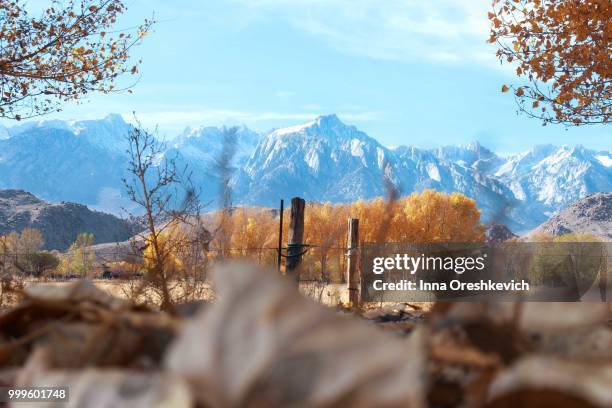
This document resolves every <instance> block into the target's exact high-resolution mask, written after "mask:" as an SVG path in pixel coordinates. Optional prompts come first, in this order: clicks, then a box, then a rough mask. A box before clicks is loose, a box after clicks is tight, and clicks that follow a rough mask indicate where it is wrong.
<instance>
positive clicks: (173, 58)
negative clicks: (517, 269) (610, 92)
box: [5, 0, 610, 153]
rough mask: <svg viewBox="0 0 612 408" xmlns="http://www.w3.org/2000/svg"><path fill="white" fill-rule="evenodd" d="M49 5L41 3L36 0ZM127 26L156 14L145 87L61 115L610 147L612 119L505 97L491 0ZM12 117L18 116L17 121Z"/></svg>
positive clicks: (227, 1)
mask: <svg viewBox="0 0 612 408" xmlns="http://www.w3.org/2000/svg"><path fill="white" fill-rule="evenodd" d="M35 3H36V1H35ZM126 4H127V5H128V7H129V9H128V11H127V13H126V15H125V16H124V18H123V19H122V20H121V21H120V24H119V27H129V26H133V25H134V24H136V23H137V22H138V21H139V19H142V18H144V17H150V16H151V15H152V14H153V13H155V18H156V19H157V20H159V23H158V24H157V25H156V26H155V28H154V32H152V33H151V34H150V35H149V36H148V37H147V38H146V39H145V41H144V43H143V44H142V45H141V46H139V47H138V48H137V49H136V50H135V55H136V56H138V57H142V58H143V60H144V61H143V65H142V67H141V72H142V77H141V79H140V82H139V83H138V84H137V85H136V87H135V88H134V89H133V91H134V93H133V94H131V95H130V94H114V95H96V96H92V97H90V98H88V101H87V102H86V103H84V104H82V105H74V104H67V105H65V106H64V111H63V112H61V113H59V114H53V115H51V118H63V119H68V118H70V119H85V118H88V119H89V118H97V117H102V116H104V115H105V114H107V113H109V112H118V113H122V114H124V115H125V117H126V118H127V117H128V116H129V113H130V112H131V111H136V112H137V114H138V116H139V117H140V119H141V120H142V122H143V123H144V124H146V125H147V126H154V125H158V126H159V129H160V132H161V133H162V134H165V135H167V136H169V137H172V136H174V135H175V134H177V133H179V132H180V131H182V130H183V129H184V128H185V127H186V126H198V125H224V124H225V125H232V124H246V125H247V126H249V127H251V128H253V129H255V130H259V131H265V130H268V129H270V128H272V127H281V126H286V125H291V124H296V123H301V122H304V121H307V120H308V119H310V118H312V117H314V116H316V115H318V114H326V113H337V114H338V116H339V117H340V119H342V120H343V121H345V122H346V123H350V124H354V125H355V126H357V127H358V128H360V129H362V130H364V131H366V132H367V133H368V134H370V135H371V136H373V137H375V138H377V139H378V140H379V141H381V142H382V143H383V144H387V145H400V144H405V145H415V146H422V147H433V146H439V145H446V144H461V143H468V142H470V141H472V140H479V141H480V142H481V143H482V144H484V145H485V146H488V147H490V148H492V149H493V150H495V151H498V152H501V153H508V152H515V151H519V150H524V149H526V148H528V147H530V146H532V145H533V144H536V143H553V144H569V145H573V144H577V143H581V144H584V145H585V146H587V147H591V148H596V149H609V147H610V131H609V128H605V127H604V126H591V127H582V128H570V129H565V128H564V127H563V126H558V125H557V126H551V125H549V126H547V127H542V126H541V124H540V122H538V121H537V120H534V119H530V118H527V117H526V116H523V115H517V114H516V106H515V102H514V100H513V98H512V97H511V96H510V95H508V94H502V93H501V92H500V88H501V85H502V84H503V83H511V82H512V81H515V80H516V78H515V77H514V76H513V68H512V67H501V66H500V65H499V63H498V61H497V59H496V58H495V55H494V53H495V49H494V48H493V46H491V45H489V44H487V43H486V38H487V37H488V22H487V18H486V13H487V11H488V5H489V4H490V1H489V0H482V1H481V0H463V1H460V0H455V1H452V0H432V1H422V0H403V1H399V0H378V1H373V0H207V1H201V0H199V1H196V0H181V1H167V0H165V1H162V0H127V1H126ZM5 124H6V122H5Z"/></svg>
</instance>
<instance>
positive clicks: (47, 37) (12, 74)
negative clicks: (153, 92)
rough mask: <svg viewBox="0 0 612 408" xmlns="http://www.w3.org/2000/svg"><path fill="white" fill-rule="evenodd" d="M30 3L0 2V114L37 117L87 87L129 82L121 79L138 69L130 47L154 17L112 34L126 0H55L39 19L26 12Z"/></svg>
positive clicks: (107, 87)
mask: <svg viewBox="0 0 612 408" xmlns="http://www.w3.org/2000/svg"><path fill="white" fill-rule="evenodd" d="M26 3H27V2H26V1H25V0H14V1H11V2H0V41H1V42H2V61H1V66H0V74H1V75H0V117H5V118H13V119H17V120H19V119H21V118H27V117H32V116H38V115H42V114H45V113H48V112H50V111H53V110H57V109H59V104H60V103H61V102H64V101H70V100H76V101H78V100H79V99H81V98H82V97H83V96H84V95H86V94H88V93H89V92H103V93H107V92H111V91H113V90H119V89H126V88H129V87H130V86H131V84H129V83H127V84H122V85H120V86H117V81H118V80H119V77H120V75H122V74H130V73H131V74H136V73H137V69H133V68H132V66H131V65H128V62H129V58H130V51H131V48H132V47H133V46H134V45H135V44H137V43H138V42H140V41H141V39H142V38H143V37H144V33H146V32H147V31H148V30H149V29H150V27H151V25H152V24H153V22H152V21H149V20H145V21H144V23H143V24H142V25H141V26H139V27H137V28H136V29H134V33H126V32H119V33H118V34H117V36H116V37H113V36H109V35H107V33H109V32H113V31H114V32H116V30H115V29H114V24H115V22H116V20H117V17H118V16H119V15H120V14H121V13H123V12H124V11H125V9H126V8H125V5H124V4H123V0H51V4H52V7H48V8H47V9H46V10H45V11H43V12H42V14H41V15H40V16H39V17H36V18H31V17H29V16H28V14H27V12H26V11H25V4H26ZM109 29H112V31H111V30H109ZM136 33H138V35H136ZM24 84H25V86H24Z"/></svg>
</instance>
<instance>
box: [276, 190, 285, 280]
mask: <svg viewBox="0 0 612 408" xmlns="http://www.w3.org/2000/svg"><path fill="white" fill-rule="evenodd" d="M284 210H285V200H282V199H281V201H280V213H279V214H280V217H279V220H278V249H277V251H278V253H277V258H276V262H277V267H278V273H280V271H281V261H282V260H283V211H284Z"/></svg>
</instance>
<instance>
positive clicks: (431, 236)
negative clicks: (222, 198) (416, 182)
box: [211, 190, 484, 279]
mask: <svg viewBox="0 0 612 408" xmlns="http://www.w3.org/2000/svg"><path fill="white" fill-rule="evenodd" d="M289 217H290V215H289V209H286V210H285V214H284V225H283V243H287V241H288V231H289ZM304 217H305V219H304V242H305V243H307V244H309V245H311V246H310V247H309V249H308V252H307V254H306V256H305V262H304V263H305V264H307V265H308V268H309V269H310V270H311V271H313V273H314V274H315V275H317V276H318V277H321V276H323V277H327V278H331V279H341V274H342V271H344V267H345V262H346V259H345V258H346V257H345V256H344V255H345V252H346V249H345V248H346V246H347V242H346V240H347V220H348V219H349V218H358V219H359V220H360V227H359V228H360V240H361V241H362V242H415V243H436V242H481V241H484V227H483V226H482V225H481V224H480V211H479V210H478V208H477V207H476V202H475V201H474V200H472V199H470V198H467V197H466V196H464V195H462V194H458V193H453V194H450V195H449V194H445V193H440V192H436V191H434V190H425V191H423V192H421V193H413V194H411V195H410V196H407V197H403V198H400V199H398V200H396V201H387V200H385V199H382V198H378V199H374V200H371V201H364V200H359V201H356V202H354V203H351V204H330V203H312V202H311V203H308V204H307V205H306V210H305V215H304ZM214 218H215V221H213V222H216V223H217V224H216V225H217V228H216V229H215V234H214V235H215V237H214V239H213V241H212V242H211V250H212V252H211V254H212V255H213V256H223V257H249V258H251V259H256V260H257V261H258V262H259V263H265V264H269V265H273V264H274V263H275V262H276V256H277V253H276V250H275V247H276V246H277V243H278V216H277V215H276V214H275V213H273V212H272V211H271V210H268V209H261V208H239V209H235V210H232V211H231V212H226V213H223V214H222V213H218V214H216V216H215V217H214ZM303 275H304V274H303Z"/></svg>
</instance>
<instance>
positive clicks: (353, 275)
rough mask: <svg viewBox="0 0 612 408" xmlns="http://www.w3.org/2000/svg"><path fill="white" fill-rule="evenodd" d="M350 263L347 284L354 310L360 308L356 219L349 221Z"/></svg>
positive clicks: (347, 266) (348, 264)
mask: <svg viewBox="0 0 612 408" xmlns="http://www.w3.org/2000/svg"><path fill="white" fill-rule="evenodd" d="M347 246H348V254H347V255H348V262H347V264H346V283H347V287H348V293H349V302H351V306H352V308H353V309H357V308H358V307H359V303H360V299H359V285H360V279H359V268H358V265H357V262H359V259H358V254H357V249H358V247H359V220H358V219H356V218H349V220H348V240H347Z"/></svg>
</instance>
